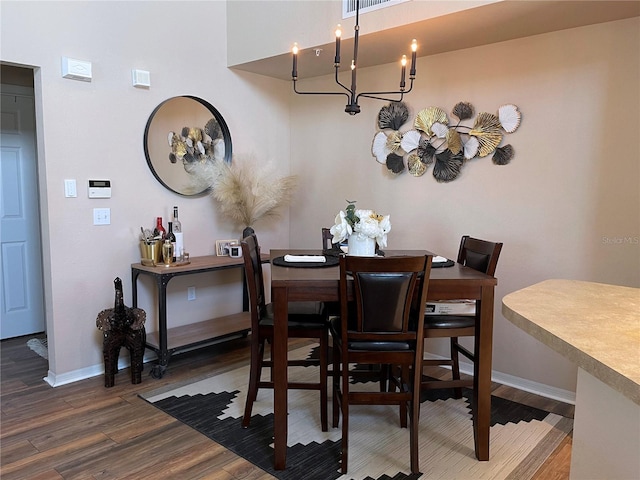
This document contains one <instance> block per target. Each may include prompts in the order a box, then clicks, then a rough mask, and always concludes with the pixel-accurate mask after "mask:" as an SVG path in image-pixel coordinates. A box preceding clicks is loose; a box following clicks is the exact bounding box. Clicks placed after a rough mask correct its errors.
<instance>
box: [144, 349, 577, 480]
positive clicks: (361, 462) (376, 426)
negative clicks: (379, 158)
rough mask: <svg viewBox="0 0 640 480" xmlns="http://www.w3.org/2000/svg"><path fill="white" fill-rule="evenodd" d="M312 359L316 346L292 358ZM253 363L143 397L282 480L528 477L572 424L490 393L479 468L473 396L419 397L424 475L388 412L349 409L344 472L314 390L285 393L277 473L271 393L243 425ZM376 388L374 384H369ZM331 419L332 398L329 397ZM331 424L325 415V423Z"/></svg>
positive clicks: (309, 375)
mask: <svg viewBox="0 0 640 480" xmlns="http://www.w3.org/2000/svg"><path fill="white" fill-rule="evenodd" d="M314 354H315V349H314V348H313V345H311V346H309V347H304V348H300V349H297V350H294V351H292V352H290V357H291V358H305V357H307V356H310V355H314ZM317 374H318V371H317V368H312V367H307V368H293V369H291V370H290V378H296V379H298V380H300V381H305V380H308V379H311V380H313V379H314V378H317V377H316V376H317ZM248 379H249V366H246V367H242V368H238V369H236V370H233V371H230V372H227V373H224V374H221V375H216V376H212V377H207V378H202V379H197V380H193V381H191V382H190V383H189V384H184V385H172V386H169V387H165V388H164V389H162V390H158V391H155V392H152V393H149V394H146V395H145V396H144V398H145V399H146V400H147V401H148V402H150V403H151V404H153V405H154V406H155V407H157V408H159V409H161V410H163V411H165V412H166V413H168V414H169V415H171V416H173V417H175V418H176V419H178V420H180V421H181V422H183V423H185V424H187V425H189V426H190V427H192V428H194V429H196V430H197V431H199V432H201V433H203V434H204V435H206V436H207V437H209V438H210V439H211V440H213V441H215V442H217V443H219V444H221V445H223V446H224V447H225V448H227V449H229V450H231V451H233V452H234V453H236V454H238V455H240V456H241V457H243V458H245V459H246V460H248V461H250V462H252V463H253V464H255V465H257V466H258V467H260V468H261V469H263V470H264V471H266V472H269V473H270V474H272V475H273V476H274V477H276V478H278V479H281V480H299V479H302V478H304V479H305V480H333V479H338V480H348V479H352V480H405V479H406V480H408V479H417V478H421V479H436V478H437V479H447V480H455V479H460V480H481V479H491V480H497V479H514V480H515V479H517V480H523V479H527V478H531V476H532V475H533V474H534V473H535V472H536V470H537V469H538V468H539V467H540V466H541V465H542V464H543V463H544V461H545V460H546V459H547V458H548V456H549V455H550V454H551V453H552V452H553V451H554V449H555V448H556V447H557V446H558V445H559V443H560V442H561V441H562V440H563V439H564V437H565V436H566V435H567V434H568V433H569V432H570V431H571V429H572V427H573V421H572V419H569V418H565V417H562V416H559V415H556V414H553V413H549V412H545V411H543V410H539V409H535V408H532V407H528V406H525V405H522V404H519V403H516V402H512V401H509V400H505V399H502V398H499V397H495V396H494V397H492V414H491V418H492V425H491V443H490V453H491V458H490V460H489V461H488V462H479V461H477V460H476V458H475V454H474V447H473V427H472V421H471V411H470V404H469V398H470V395H471V393H472V392H471V391H469V390H467V391H465V392H464V396H463V398H462V399H459V400H457V399H454V398H449V396H448V395H449V392H448V391H447V390H440V391H438V390H434V391H430V392H428V394H427V395H425V396H424V398H423V402H422V404H421V411H420V433H419V437H420V471H421V473H420V474H414V475H412V474H411V473H410V469H409V448H408V447H409V433H408V430H407V429H406V428H405V429H403V428H400V427H399V420H398V409H397V407H393V406H368V405H355V406H351V407H350V411H351V415H350V424H349V427H350V429H349V472H348V474H347V475H342V474H341V473H340V438H341V429H340V428H335V429H334V428H329V431H328V432H322V431H321V428H320V408H319V401H318V397H319V393H318V392H316V391H304V390H290V391H289V437H288V447H289V448H288V452H287V469H286V470H284V471H276V470H274V469H273V445H272V435H273V414H272V412H273V393H272V392H271V391H270V390H260V391H259V392H258V399H257V401H256V403H255V404H254V407H253V416H252V418H251V426H250V427H249V428H248V429H242V428H241V426H240V423H241V419H242V413H243V410H244V402H245V392H246V389H247V384H248ZM371 387H372V388H374V389H375V388H377V384H372V385H371ZM329 417H331V399H329ZM329 422H331V418H329Z"/></svg>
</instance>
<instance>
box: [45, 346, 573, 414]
mask: <svg viewBox="0 0 640 480" xmlns="http://www.w3.org/2000/svg"><path fill="white" fill-rule="evenodd" d="M157 358H158V357H157V355H156V354H155V353H154V352H148V353H147V354H145V356H144V363H148V362H150V361H153V360H156V359H157ZM425 358H433V359H443V358H444V357H442V356H439V355H433V354H431V353H428V352H427V353H425ZM129 365H130V361H129V356H128V355H125V356H124V357H123V358H119V359H118V369H123V368H127V367H129ZM442 368H451V367H446V366H445V367H442ZM460 372H462V373H465V374H467V375H473V366H472V365H471V364H469V363H464V362H460ZM103 374H104V364H102V363H101V364H99V365H92V366H90V367H86V368H81V369H79V370H74V371H72V372H67V373H63V374H61V375H56V374H55V373H54V372H52V371H51V370H49V372H48V373H47V376H46V377H44V378H43V380H44V381H45V382H47V383H48V384H49V385H51V386H52V387H59V386H61V385H66V384H68V383H73V382H78V381H80V380H85V379H87V378H91V377H97V376H98V375H103ZM491 380H493V381H494V382H496V383H499V384H501V385H507V386H509V387H513V388H517V389H519V390H523V391H525V392H529V393H533V394H535V395H540V396H541V397H545V398H551V399H553V400H557V401H559V402H564V403H568V404H571V405H575V403H576V393H575V392H572V391H569V390H563V389H561V388H556V387H552V386H549V385H545V384H543V383H538V382H534V381H532V380H527V379H526V378H521V377H516V376H514V375H509V374H508V373H502V372H496V371H492V372H491Z"/></svg>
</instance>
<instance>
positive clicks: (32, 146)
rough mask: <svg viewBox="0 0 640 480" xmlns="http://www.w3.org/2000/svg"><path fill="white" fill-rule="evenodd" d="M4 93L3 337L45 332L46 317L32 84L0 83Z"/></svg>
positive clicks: (0, 178)
mask: <svg viewBox="0 0 640 480" xmlns="http://www.w3.org/2000/svg"><path fill="white" fill-rule="evenodd" d="M10 92H11V93H10ZM1 97H2V105H1V108H0V110H1V113H2V117H1V118H2V121H1V122H0V131H1V136H0V150H1V162H0V187H1V193H0V262H1V269H2V276H1V277H0V314H1V318H0V338H2V339H5V338H12V337H18V336H21V335H28V334H31V333H36V332H43V331H44V329H45V321H44V295H43V278H42V256H41V252H42V249H41V237H40V211H39V208H38V170H37V161H36V127H35V109H34V99H33V90H32V89H30V88H25V87H15V86H11V85H2V93H1Z"/></svg>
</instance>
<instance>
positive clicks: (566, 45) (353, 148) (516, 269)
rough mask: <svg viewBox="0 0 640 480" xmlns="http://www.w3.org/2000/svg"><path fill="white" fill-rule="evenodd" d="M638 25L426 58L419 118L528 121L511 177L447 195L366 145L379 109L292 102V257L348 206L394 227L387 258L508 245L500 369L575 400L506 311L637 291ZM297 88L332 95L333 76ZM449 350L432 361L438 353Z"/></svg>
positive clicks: (501, 274)
mask: <svg viewBox="0 0 640 480" xmlns="http://www.w3.org/2000/svg"><path fill="white" fill-rule="evenodd" d="M639 26H640V22H639V20H638V18H634V19H630V20H623V21H618V22H610V23H605V24H600V25H595V26H589V27H583V28H577V29H571V30H565V31H561V32H556V33H551V34H545V35H540V36H535V37H529V38H524V39H520V40H513V41H509V42H504V43H500V44H494V45H490V46H484V47H478V48H472V49H467V50H462V51H457V52H452V53H447V54H442V55H437V56H432V57H426V58H425V57H423V58H419V59H418V65H417V68H418V78H417V81H416V87H415V88H414V91H413V92H412V93H410V94H409V95H408V96H407V97H406V102H407V103H408V105H409V106H410V107H411V109H412V117H411V118H414V116H415V113H416V112H418V111H419V110H421V109H423V108H426V107H428V106H432V105H434V106H439V107H442V108H443V109H445V110H446V111H447V112H450V111H451V108H452V107H453V106H454V105H455V103H456V102H458V101H469V102H471V103H472V104H473V105H474V106H475V107H476V110H477V112H480V111H488V112H495V111H496V110H497V108H498V107H499V106H500V105H502V104H505V103H514V104H516V105H518V107H519V108H520V110H521V111H522V124H521V126H520V128H519V130H517V131H516V132H515V133H513V134H511V135H508V136H506V137H505V143H511V144H512V145H513V147H514V148H515V152H516V155H515V158H514V159H513V160H512V162H511V164H509V165H507V166H496V165H493V164H492V162H491V160H490V158H489V157H486V158H483V159H475V160H473V161H471V162H469V163H468V164H467V165H465V167H464V168H463V170H462V175H461V177H459V178H458V179H457V180H455V181H453V182H451V183H449V184H439V183H437V182H436V181H435V180H434V178H433V177H432V175H431V172H432V168H430V169H429V170H428V172H427V174H425V175H424V176H423V177H420V178H415V177H413V176H410V175H409V174H408V173H404V174H402V175H399V176H397V177H394V176H392V175H390V174H388V173H387V172H386V168H385V167H383V166H381V165H379V164H377V163H376V160H375V159H374V158H373V157H372V155H371V153H370V152H371V142H372V140H373V136H374V134H375V133H376V131H377V129H376V116H377V114H378V111H379V109H380V108H381V106H383V105H384V103H382V102H378V101H374V100H367V99H364V100H362V101H361V102H360V105H361V107H362V113H360V114H359V115H357V116H355V117H350V116H349V115H347V114H345V113H342V111H343V108H344V104H345V97H329V98H326V97H324V98H323V97H315V96H306V97H305V96H295V97H294V98H292V100H291V111H292V134H291V140H292V144H291V162H292V168H293V170H294V172H296V173H298V174H300V175H301V177H302V178H303V179H304V182H305V184H304V185H303V188H301V189H300V190H299V193H298V198H297V199H296V200H295V202H294V203H293V205H294V206H293V207H292V208H291V228H292V233H291V244H292V246H300V247H301V246H304V245H309V244H313V245H315V244H317V243H318V242H319V235H318V234H317V233H316V232H318V231H319V229H320V227H321V226H327V225H331V223H332V221H333V217H334V215H335V214H336V212H337V211H338V210H339V209H342V208H344V207H345V199H349V200H357V202H358V203H357V204H358V206H360V207H361V208H373V209H376V210H378V211H379V212H381V213H385V214H391V221H392V231H391V232H390V234H389V248H394V247H407V248H409V247H429V248H431V249H433V250H434V251H435V252H437V253H439V254H441V255H446V256H448V257H449V258H455V255H456V252H457V247H458V244H459V239H460V236H461V235H464V234H470V235H474V236H478V237H481V238H487V239H490V240H496V241H502V242H504V248H503V250H502V255H501V258H500V262H499V265H498V269H497V277H498V282H499V285H498V288H497V290H496V302H495V334H494V339H495V343H494V370H497V371H498V372H502V373H504V374H510V375H514V376H517V377H522V378H525V379H529V380H532V381H535V382H539V383H542V384H545V385H549V386H552V387H556V388H559V389H564V390H572V389H573V386H574V382H575V369H574V367H573V366H572V365H571V364H569V363H568V362H566V361H565V360H564V359H563V358H561V357H560V356H559V355H556V354H555V353H553V352H552V351H550V350H549V349H547V348H546V347H544V346H542V345H541V344H539V343H538V342H536V341H535V340H533V339H531V338H530V337H528V336H527V335H526V334H524V333H522V332H521V331H519V330H518V329H517V328H516V327H514V326H512V325H511V324H510V323H509V322H508V321H506V320H505V319H504V318H503V317H502V315H501V313H500V309H501V302H500V299H501V298H502V297H503V296H504V295H505V294H507V293H509V292H512V291H514V290H517V289H519V288H522V287H525V286H527V285H531V284H534V283H536V282H539V281H541V280H544V279H548V278H570V279H581V280H589V281H595V282H603V283H611V284H616V285H629V286H635V287H638V286H640V245H638V238H639V237H640V225H639V220H640V210H639V207H640V195H639V191H640V189H639V188H638V187H639V180H640V146H639V142H638V132H639V131H640V121H639V113H638V109H637V106H638V105H639V100H640V96H639V85H640V84H639V82H638V79H639V59H640V56H639V55H638V45H640V39H639V32H640V28H639ZM361 48H362V49H364V48H366V45H365V44H364V43H363V44H362V45H361ZM398 76H399V72H398V71H397V67H395V66H389V65H387V66H381V67H375V68H371V69H368V70H362V71H361V72H360V75H359V79H360V80H359V86H360V88H361V91H362V89H367V90H369V91H371V90H374V91H375V90H378V91H379V90H384V89H386V88H393V87H394V86H395V85H397V82H398ZM300 83H301V85H300V88H301V89H303V90H315V89H325V90H326V89H328V88H332V79H330V78H328V77H323V78H317V79H312V80H308V81H307V82H300ZM410 128H411V122H408V123H407V124H405V125H404V126H403V128H402V129H401V130H403V131H404V130H408V129H410ZM303 192H304V193H303ZM319 199H322V200H321V201H320V200H319ZM625 239H627V240H629V239H630V240H631V242H628V241H625ZM619 242H622V243H619ZM540 308H544V306H543V305H541V306H540ZM558 321H559V322H561V321H562V319H561V318H559V319H558ZM441 345H443V344H438V343H436V342H434V343H433V344H432V345H430V347H429V348H430V350H431V351H432V352H434V353H444V349H443V348H441Z"/></svg>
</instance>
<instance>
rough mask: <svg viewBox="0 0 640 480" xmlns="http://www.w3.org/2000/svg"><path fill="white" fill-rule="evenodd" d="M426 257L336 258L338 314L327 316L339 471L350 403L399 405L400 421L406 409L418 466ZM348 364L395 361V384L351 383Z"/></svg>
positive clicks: (345, 456)
mask: <svg viewBox="0 0 640 480" xmlns="http://www.w3.org/2000/svg"><path fill="white" fill-rule="evenodd" d="M431 261H432V256H431V255H423V256H405V257H386V258H385V257H356V256H343V257H341V258H340V307H341V310H340V317H336V318H332V319H331V322H330V331H331V335H332V338H333V371H334V372H335V373H334V376H333V427H337V426H338V423H339V413H341V414H342V415H341V416H342V466H341V468H342V473H343V474H344V473H346V472H347V466H348V458H349V451H348V445H349V409H350V406H351V405H354V404H356V405H363V404H373V405H399V407H400V426H401V427H402V426H406V417H407V412H408V413H409V432H410V434H409V438H410V456H411V472H412V473H418V471H419V463H418V421H419V415H420V378H421V372H422V368H421V367H422V363H421V361H422V354H423V348H424V345H423V344H424V341H423V335H424V329H423V324H424V309H425V303H426V299H427V289H428V286H429V275H430V272H431ZM351 284H352V285H351ZM350 293H351V297H350V296H349V294H350ZM353 364H357V367H360V366H362V365H365V366H366V365H398V366H399V367H400V368H399V369H397V371H398V374H397V375H396V374H395V373H394V372H396V369H393V371H389V381H390V382H392V384H393V385H394V388H388V389H380V390H381V391H373V390H372V389H370V390H368V391H367V390H366V388H365V389H362V388H361V387H362V386H363V385H362V384H361V383H357V384H352V383H351V380H352V374H353V373H354V370H356V368H354V367H353ZM396 388H397V391H396ZM372 428H375V426H374V425H372Z"/></svg>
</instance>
